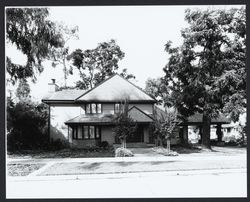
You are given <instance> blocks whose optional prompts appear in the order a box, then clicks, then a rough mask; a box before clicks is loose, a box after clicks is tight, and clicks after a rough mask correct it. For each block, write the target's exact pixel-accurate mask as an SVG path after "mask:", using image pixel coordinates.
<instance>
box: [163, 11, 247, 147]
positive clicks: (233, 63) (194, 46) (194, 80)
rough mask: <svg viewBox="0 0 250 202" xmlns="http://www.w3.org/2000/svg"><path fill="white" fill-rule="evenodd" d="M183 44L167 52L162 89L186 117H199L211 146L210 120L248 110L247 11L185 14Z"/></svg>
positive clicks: (205, 143) (205, 138)
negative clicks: (246, 63) (185, 24)
mask: <svg viewBox="0 0 250 202" xmlns="http://www.w3.org/2000/svg"><path fill="white" fill-rule="evenodd" d="M185 20H186V21H187V22H188V23H189V27H188V28H186V29H183V30H182V37H183V39H184V41H183V44H182V45H181V46H180V47H174V48H173V47H172V44H171V42H170V41H169V42H168V43H167V44H166V46H165V50H166V52H167V53H168V54H169V55H170V57H169V61H168V63H167V65H166V66H165V68H164V72H165V77H164V82H165V85H167V86H169V88H170V89H171V91H172V94H173V97H174V98H175V103H174V105H175V107H176V108H177V109H178V111H179V112H180V114H181V115H183V116H184V117H187V116H190V115H193V114H194V113H195V112H199V113H202V114H203V121H204V123H203V130H204V132H203V135H204V138H202V141H203V144H204V145H206V146H208V147H210V143H209V141H210V122H211V118H213V117H217V116H218V114H219V112H221V111H223V112H226V113H228V114H229V115H231V118H232V119H233V120H234V121H237V120H238V118H239V115H240V113H242V112H243V111H245V108H246V66H245V61H246V16H245V9H244V8H241V9H231V10H210V9H207V10H204V11H202V10H190V9H187V10H186V15H185Z"/></svg>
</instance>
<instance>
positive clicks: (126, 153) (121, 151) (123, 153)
mask: <svg viewBox="0 0 250 202" xmlns="http://www.w3.org/2000/svg"><path fill="white" fill-rule="evenodd" d="M131 156H134V154H133V152H132V151H130V150H129V149H126V148H122V147H119V148H117V149H116V150H115V157H131Z"/></svg>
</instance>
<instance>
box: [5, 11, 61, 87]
mask: <svg viewBox="0 0 250 202" xmlns="http://www.w3.org/2000/svg"><path fill="white" fill-rule="evenodd" d="M48 16H49V11H48V9H47V8H7V9H6V39H7V42H11V43H12V44H14V45H15V46H16V48H17V49H18V50H20V51H21V52H22V53H23V54H24V55H25V56H26V57H27V61H26V65H20V64H15V63H13V62H12V61H11V59H10V57H9V56H7V60H6V69H7V72H8V74H9V75H10V81H11V82H12V83H15V82H16V81H17V80H18V79H26V78H32V80H33V81H35V80H36V76H35V71H38V72H39V73H41V72H42V71H43V67H42V61H43V60H44V59H46V58H48V56H49V55H51V49H52V48H59V47H63V45H64V40H63V37H62V35H61V33H60V32H59V31H58V29H57V26H56V24H55V23H54V22H52V21H50V20H49V19H48Z"/></svg>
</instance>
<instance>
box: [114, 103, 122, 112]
mask: <svg viewBox="0 0 250 202" xmlns="http://www.w3.org/2000/svg"><path fill="white" fill-rule="evenodd" d="M120 110H121V104H119V103H116V104H115V113H119V112H120Z"/></svg>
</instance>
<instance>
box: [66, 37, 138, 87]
mask: <svg viewBox="0 0 250 202" xmlns="http://www.w3.org/2000/svg"><path fill="white" fill-rule="evenodd" d="M123 57H124V53H123V52H122V51H121V49H120V47H119V46H118V45H117V44H116V42H115V40H111V41H109V42H103V43H100V44H98V46H97V47H96V48H94V49H87V50H85V51H82V50H81V49H76V50H75V51H74V52H73V53H72V54H71V55H70V58H71V59H72V61H73V62H72V63H73V65H74V66H75V67H76V68H77V69H78V70H79V73H80V77H81V79H82V80H81V81H78V82H77V83H76V86H77V87H78V88H81V89H88V88H93V87H94V86H96V85H97V84H99V83H100V82H102V81H103V80H105V79H106V78H108V77H109V76H111V75H113V74H114V73H115V72H116V71H117V70H118V68H119V66H118V62H119V61H120V60H121V59H122V58H123ZM121 75H122V76H123V77H125V78H128V79H130V78H135V76H133V75H132V74H128V73H127V70H126V69H123V71H122V72H121Z"/></svg>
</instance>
